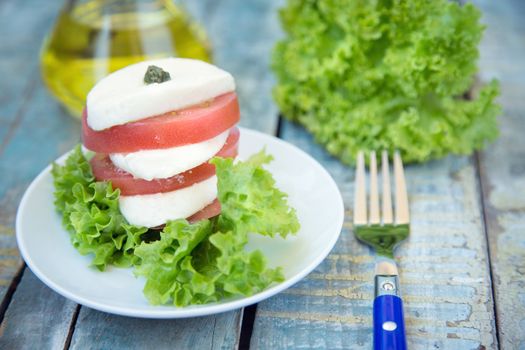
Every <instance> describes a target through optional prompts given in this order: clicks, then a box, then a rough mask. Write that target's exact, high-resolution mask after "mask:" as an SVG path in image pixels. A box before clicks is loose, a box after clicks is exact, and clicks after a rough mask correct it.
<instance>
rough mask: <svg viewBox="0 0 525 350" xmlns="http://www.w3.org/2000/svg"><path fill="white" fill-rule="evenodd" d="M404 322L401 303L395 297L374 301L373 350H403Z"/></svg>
mask: <svg viewBox="0 0 525 350" xmlns="http://www.w3.org/2000/svg"><path fill="white" fill-rule="evenodd" d="M406 348H407V343H406V338H405V320H404V317H403V301H402V300H401V298H400V297H398V296H397V295H380V296H378V297H376V298H375V299H374V350H404V349H406Z"/></svg>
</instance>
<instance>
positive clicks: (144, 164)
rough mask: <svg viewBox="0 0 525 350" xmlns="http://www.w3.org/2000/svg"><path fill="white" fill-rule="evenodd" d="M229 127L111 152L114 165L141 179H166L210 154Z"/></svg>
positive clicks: (198, 163)
mask: <svg viewBox="0 0 525 350" xmlns="http://www.w3.org/2000/svg"><path fill="white" fill-rule="evenodd" d="M229 132H230V131H229V130H228V131H225V132H223V133H222V134H220V135H219V136H216V137H214V138H212V139H209V140H207V141H203V142H199V143H194V144H190V145H184V146H179V147H172V148H166V149H156V150H144V151H139V152H133V153H113V154H110V155H109V158H110V159H111V161H112V162H113V164H115V166H116V167H118V168H120V169H122V170H125V171H127V172H128V173H130V174H131V175H133V176H134V177H136V178H139V179H144V180H153V179H165V178H168V177H172V176H174V175H177V174H180V173H182V172H184V171H186V170H189V169H192V168H194V167H196V166H197V165H200V164H202V163H204V162H206V161H207V160H209V159H210V158H212V157H213V156H214V155H215V154H217V152H219V151H220V150H221V148H222V147H223V146H224V144H225V143H226V139H227V138H228V134H229Z"/></svg>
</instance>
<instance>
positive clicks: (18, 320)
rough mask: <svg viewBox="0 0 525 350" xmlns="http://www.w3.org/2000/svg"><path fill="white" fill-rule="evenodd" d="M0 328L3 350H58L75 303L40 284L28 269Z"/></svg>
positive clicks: (62, 343)
mask: <svg viewBox="0 0 525 350" xmlns="http://www.w3.org/2000/svg"><path fill="white" fill-rule="evenodd" d="M20 286H21V288H18V289H17V291H16V293H15V295H14V296H13V301H12V303H11V305H10V307H9V309H8V310H7V313H6V315H5V318H4V322H2V325H1V327H0V347H1V348H3V349H20V350H21V349H35V347H36V346H37V345H36V344H38V346H37V347H38V348H39V349H62V348H63V347H64V343H65V340H66V338H67V334H68V331H69V327H70V324H71V318H72V316H73V313H74V311H75V309H76V304H75V303H74V302H72V301H69V300H67V299H65V298H62V297H60V296H58V295H57V294H56V293H55V292H54V291H52V290H51V289H49V288H47V287H46V286H43V285H42V282H40V281H39V280H38V279H37V278H36V277H35V275H34V274H33V273H32V272H31V271H30V270H29V269H28V270H26V272H25V274H24V277H23V278H22V281H21V284H20Z"/></svg>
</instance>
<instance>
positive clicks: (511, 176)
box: [476, 0, 525, 350]
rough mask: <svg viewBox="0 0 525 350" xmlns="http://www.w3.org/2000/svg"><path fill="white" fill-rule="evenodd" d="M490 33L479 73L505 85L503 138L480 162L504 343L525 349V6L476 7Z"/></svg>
mask: <svg viewBox="0 0 525 350" xmlns="http://www.w3.org/2000/svg"><path fill="white" fill-rule="evenodd" d="M476 4H477V5H478V6H480V8H481V9H482V10H483V12H484V19H483V20H484V22H485V23H487V25H488V28H487V32H486V35H485V40H484V41H483V43H482V46H481V50H482V56H481V61H480V69H481V70H482V72H484V74H483V75H482V78H483V79H484V80H488V79H490V78H491V77H492V76H496V77H498V79H499V80H500V83H501V91H502V94H501V98H500V101H501V105H502V107H503V115H502V116H501V118H500V126H501V135H500V138H499V140H498V141H496V142H495V144H493V145H491V146H490V147H488V148H487V149H486V150H485V151H484V152H483V153H482V154H481V155H480V157H479V163H480V172H481V183H482V187H483V197H484V203H485V210H486V220H487V234H488V237H489V243H490V255H491V262H492V273H493V283H494V288H495V297H496V299H495V300H496V311H497V321H498V329H499V340H500V344H501V348H502V349H520V350H522V349H525V235H524V232H525V197H524V194H525V138H524V133H525V118H524V115H525V100H524V99H523V96H524V95H523V94H524V91H525V82H524V80H523V79H524V77H525V64H524V62H525V41H524V40H523V38H524V36H525V22H524V21H523V14H525V3H524V2H523V1H520V0H512V1H504V2H497V3H496V2H493V1H488V0H485V1H476Z"/></svg>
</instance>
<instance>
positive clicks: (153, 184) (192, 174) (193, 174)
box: [90, 128, 239, 196]
mask: <svg viewBox="0 0 525 350" xmlns="http://www.w3.org/2000/svg"><path fill="white" fill-rule="evenodd" d="M238 146H239V129H237V128H233V129H232V130H231V131H230V134H229V135H228V138H227V139H226V143H225V145H224V146H223V147H222V149H221V150H220V151H219V152H218V153H217V154H216V155H217V156H218V157H224V158H233V157H235V156H236V155H237V148H238ZM90 163H91V168H92V170H93V175H94V176H95V178H96V179H97V180H98V181H111V183H112V184H113V187H114V188H119V189H120V193H121V194H122V195H124V196H133V195H138V194H151V193H160V192H170V191H175V190H178V189H181V188H184V187H187V186H190V185H193V184H195V183H197V182H201V181H204V180H206V179H208V178H209V177H211V176H213V175H214V174H215V166H214V165H213V164H209V163H208V162H205V163H203V164H201V165H199V166H197V167H195V168H193V169H190V170H187V171H185V172H183V173H181V174H177V175H175V176H172V177H170V178H167V179H153V180H151V181H147V180H143V179H137V178H134V177H133V175H131V174H130V173H128V172H125V171H123V170H121V169H119V168H117V167H116V166H115V165H114V164H113V163H112V162H111V160H110V159H109V157H108V156H107V155H104V154H96V155H95V156H94V157H93V158H92V159H91V161H90Z"/></svg>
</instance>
